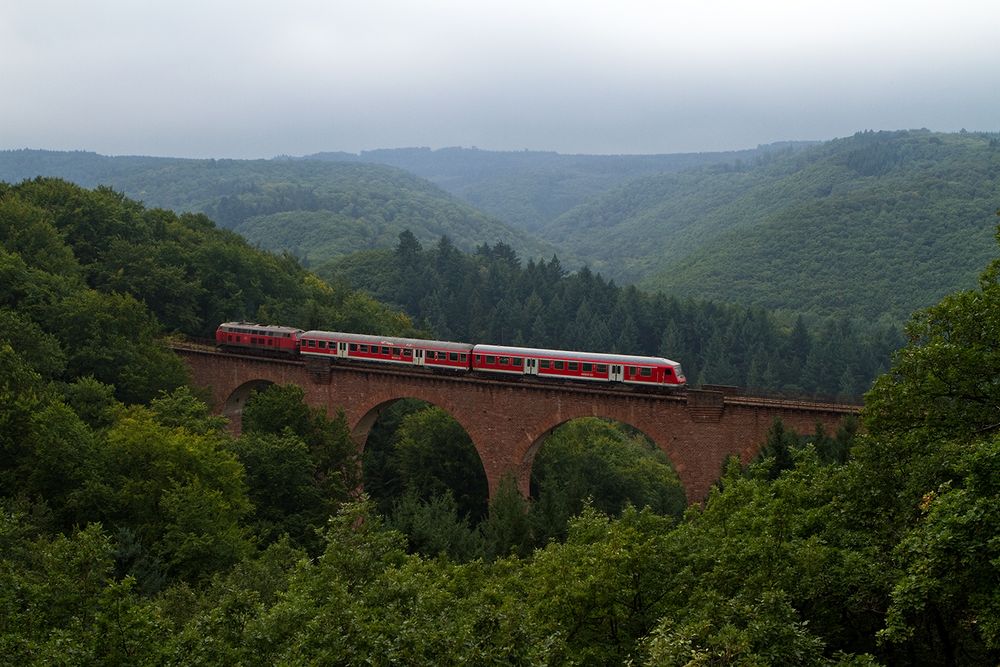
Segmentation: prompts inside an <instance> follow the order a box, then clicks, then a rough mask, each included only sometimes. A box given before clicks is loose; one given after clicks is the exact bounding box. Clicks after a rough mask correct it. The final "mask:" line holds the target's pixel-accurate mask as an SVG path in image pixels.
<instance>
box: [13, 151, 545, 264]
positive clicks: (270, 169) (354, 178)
mask: <svg viewBox="0 0 1000 667" xmlns="http://www.w3.org/2000/svg"><path fill="white" fill-rule="evenodd" d="M39 175H42V176H55V177H59V178H63V179H66V180H69V181H72V182H74V183H77V184H79V185H81V186H84V187H95V186H97V185H109V186H111V187H113V188H115V189H116V190H120V191H121V192H123V193H124V194H126V195H128V196H129V197H132V198H135V199H139V200H142V202H143V203H144V204H145V205H146V206H149V207H159V208H166V209H171V210H175V211H181V212H203V213H206V214H207V215H208V216H209V217H211V218H212V219H213V220H214V221H215V222H216V223H218V224H219V225H220V226H223V227H228V228H230V229H233V230H235V231H237V232H238V233H240V234H242V235H243V236H245V237H246V238H247V239H249V240H250V241H252V242H253V243H256V244H258V245H260V246H261V247H263V248H266V249H271V250H289V251H291V252H293V253H295V254H297V255H299V256H301V257H303V258H304V259H307V260H309V261H321V260H326V259H329V258H331V257H334V256H337V255H340V254H345V253H350V252H354V251H358V250H365V249H371V248H377V247H389V246H391V245H393V244H394V243H395V242H396V240H397V237H398V235H399V233H400V232H401V231H403V230H404V229H409V230H410V231H411V232H413V234H414V235H415V236H416V237H417V238H418V239H420V240H421V241H426V242H428V243H433V242H435V241H437V239H439V238H440V237H441V236H442V235H447V236H449V237H450V238H451V239H452V241H453V242H454V243H455V245H456V246H457V247H459V248H462V249H464V250H472V249H474V248H475V247H476V246H477V245H479V244H482V243H496V242H498V241H503V242H504V243H507V244H509V245H510V246H511V247H513V248H514V249H515V250H516V251H517V252H518V253H520V254H522V255H523V256H526V257H541V256H551V255H552V253H553V248H552V247H551V246H548V245H547V244H544V243H540V242H538V241H537V240H535V239H533V238H532V237H531V236H529V235H528V234H526V233H524V232H522V231H519V230H515V229H513V228H511V227H509V226H507V225H505V224H504V223H502V222H500V221H499V220H497V219H496V218H492V217H490V216H488V215H485V214H483V213H481V212H480V211H478V210H476V209H474V208H473V207H471V206H469V205H468V204H466V203H464V202H462V201H460V200H459V199H457V198H456V197H454V196H452V195H450V194H448V193H446V192H445V191H444V190H442V189H440V188H439V187H437V186H435V185H433V184H432V183H430V182H428V181H426V180H423V179H421V178H419V177H417V176H414V175H413V174H410V173H408V172H405V171H403V170H401V169H397V168H393V167H388V166H384V165H374V164H362V163H358V162H354V163H344V162H340V163H336V162H327V161H322V162H321V161H302V160H294V161H292V160H188V159H178V158H155V157H108V156H103V155H98V154H96V153H88V152H55V151H36V150H17V151H0V181H6V182H10V183H17V182H20V181H22V180H25V179H30V178H34V177H36V176H39Z"/></svg>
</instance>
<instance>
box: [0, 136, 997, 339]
mask: <svg viewBox="0 0 1000 667" xmlns="http://www.w3.org/2000/svg"><path fill="white" fill-rule="evenodd" d="M997 142H998V135H995V134H992V135H991V134H984V133H968V132H962V133H953V134H941V133H934V132H930V131H928V130H912V131H895V132H861V133H858V134H856V135H854V136H852V137H846V138H842V139H836V140H832V141H828V142H823V143H812V142H785V143H780V144H773V145H768V146H762V147H759V148H758V149H755V150H753V151H733V152H727V153H697V154H678V155H638V156H627V155H624V156H599V155H598V156H595V155H561V154H558V153H551V152H541V151H510V152H502V151H485V150H479V149H471V148H444V149H438V150H431V149H429V148H404V149H380V150H373V151H364V152H362V153H361V154H351V153H317V154H315V155H313V156H309V158H308V159H307V158H291V157H287V156H283V157H279V158H275V159H273V160H182V159H173V158H151V157H121V158H111V157H104V156H99V155H97V154H94V153H80V152H73V153H60V152H51V151H7V152H0V180H10V181H17V180H20V179H23V178H30V177H33V176H34V175H36V174H46V175H53V176H60V177H62V178H67V179H69V180H74V181H76V182H78V183H80V184H81V185H85V186H88V187H93V186H94V185H97V184H99V183H107V184H110V185H112V186H113V187H115V188H117V189H121V190H122V191H124V192H125V194H127V195H129V196H131V197H135V198H138V199H141V200H143V201H144V202H145V203H146V204H147V205H151V206H162V207H166V208H172V209H175V210H182V211H183V210H196V211H203V212H205V213H207V214H208V215H209V216H210V217H213V218H214V219H215V220H216V221H217V222H218V223H219V224H220V225H222V226H226V227H229V228H231V229H234V230H235V231H237V232H239V233H241V234H243V235H245V236H246V237H247V238H249V239H250V240H251V241H253V242H255V243H257V244H258V245H260V246H262V247H264V248H268V249H274V250H288V251H290V252H292V253H293V254H296V255H297V256H299V257H301V258H303V259H306V260H307V261H308V262H310V263H312V264H319V263H322V262H325V261H327V260H329V259H331V258H334V257H338V256H343V255H346V254H349V253H351V252H355V251H358V250H365V249H370V248H385V247H391V246H393V245H394V244H395V242H396V238H397V236H398V233H399V231H400V230H401V229H403V228H409V229H411V231H412V232H413V233H414V234H415V235H416V236H417V238H418V239H419V240H420V241H421V242H423V243H425V244H427V243H433V242H435V241H436V240H437V238H439V237H440V236H441V235H442V234H447V235H448V236H449V237H450V238H451V239H452V240H453V241H454V243H455V245H456V246H457V247H459V248H461V249H464V250H470V249H472V248H474V247H475V246H477V245H479V244H481V243H494V242H496V241H498V240H501V241H504V242H505V243H509V244H510V245H511V246H512V247H513V248H514V249H515V250H516V251H517V252H518V253H519V254H520V255H521V256H522V257H523V258H530V257H543V256H544V257H550V256H551V255H552V254H553V253H557V254H558V256H559V257H560V258H561V259H562V260H563V265H564V266H566V267H567V268H570V269H575V268H577V267H578V266H580V264H581V263H584V262H585V263H586V264H587V265H588V266H589V267H590V268H591V269H593V270H594V271H598V272H600V273H602V274H604V275H605V276H608V277H609V278H612V279H614V280H616V281H617V282H620V283H637V284H639V285H640V286H641V287H644V288H647V289H651V290H664V291H666V292H668V293H670V294H674V295H677V296H682V297H693V298H699V299H712V300H718V301H726V302H733V303H741V304H747V305H760V306H764V307H767V308H769V309H772V310H775V311H778V312H782V311H784V312H789V313H795V312H802V313H811V314H815V315H820V316H825V315H847V316H850V317H862V318H867V319H872V320H887V321H896V322H898V321H901V320H904V319H905V318H906V317H908V315H909V313H910V312H912V311H913V310H915V309H918V308H921V307H924V306H926V305H930V304H931V303H934V302H935V301H936V300H937V299H938V298H940V296H942V295H943V294H946V293H948V292H950V291H954V290H956V289H961V288H965V287H971V286H973V285H974V284H975V277H976V275H977V272H978V268H979V267H981V266H982V265H983V263H984V262H986V261H987V260H988V259H989V258H990V256H991V253H992V252H993V248H994V246H993V244H992V241H991V236H992V235H993V232H994V229H995V225H996V218H995V216H994V212H995V211H996V209H997V206H998V204H997V202H998V200H1000V152H998V147H997ZM376 162H379V163H376ZM389 163H391V164H389ZM407 169H408V170H409V171H407ZM462 200H464V201H462ZM484 202H487V203H488V207H487V206H486V205H485V204H484ZM480 206H482V207H484V208H488V210H489V212H490V214H489V215H486V214H484V213H482V212H480V211H479V210H477V209H478V208H479V207H480Z"/></svg>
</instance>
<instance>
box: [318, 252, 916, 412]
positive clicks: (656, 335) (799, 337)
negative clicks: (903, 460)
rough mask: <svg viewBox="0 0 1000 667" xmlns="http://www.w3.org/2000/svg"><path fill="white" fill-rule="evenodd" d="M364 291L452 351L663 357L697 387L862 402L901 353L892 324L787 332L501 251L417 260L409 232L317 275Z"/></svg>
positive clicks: (842, 324) (844, 321) (771, 321)
mask: <svg viewBox="0 0 1000 667" xmlns="http://www.w3.org/2000/svg"><path fill="white" fill-rule="evenodd" d="M317 270H318V271H319V273H320V275H323V276H325V277H327V278H329V279H331V280H333V281H337V280H342V281H346V284H350V285H354V286H357V287H359V288H362V289H365V290H367V291H369V292H370V293H371V294H373V295H374V296H375V297H376V298H378V299H380V300H382V301H385V302H387V303H392V304H395V305H397V306H398V307H400V308H402V309H404V310H405V311H406V312H407V313H408V314H409V315H410V316H411V317H413V318H414V321H415V322H417V323H419V325H420V326H422V327H423V328H425V329H426V330H428V331H433V332H435V333H436V334H437V335H438V336H440V337H442V338H445V339H449V340H464V341H474V342H490V343H495V344H504V345H527V346H531V347H550V348H562V349H574V350H591V351H595V352H609V351H610V352H619V353H624V354H637V353H638V354H647V355H656V356H665V357H667V358H669V359H675V360H677V361H680V362H681V363H682V364H683V365H684V368H685V370H686V373H687V377H688V381H689V382H691V383H692V384H694V385H697V386H700V385H702V384H706V383H710V384H729V385H737V386H740V387H747V388H749V389H750V390H752V391H757V392H772V393H775V392H777V393H786V394H790V395H795V396H802V395H813V396H822V397H827V398H840V399H842V400H858V399H859V398H860V396H861V394H862V393H864V392H865V391H867V390H868V388H869V387H870V386H871V382H872V380H873V379H874V378H875V376H876V375H878V374H879V373H882V372H884V371H885V369H886V368H887V367H888V363H889V358H890V355H891V353H892V352H893V351H894V350H895V349H897V348H898V347H900V346H901V345H902V344H903V340H902V337H901V335H900V333H899V331H898V330H897V329H896V328H895V327H893V326H892V325H884V326H883V325H867V324H866V325H861V324H859V323H858V322H856V321H852V319H850V318H847V317H843V316H842V317H838V318H828V319H823V320H812V321H810V322H809V323H808V325H807V323H806V321H805V320H804V318H801V317H800V318H798V319H797V320H796V321H795V322H794V325H791V326H789V325H783V324H781V323H780V321H779V320H778V319H777V318H775V317H774V316H773V315H772V314H771V313H769V312H768V311H766V310H765V309H762V308H757V307H746V306H729V305H723V304H719V303H714V302H710V301H699V300H690V299H678V298H676V297H671V296H666V295H665V294H662V293H658V294H654V293H648V292H643V291H640V290H638V289H636V288H635V287H634V286H629V287H625V288H622V287H619V286H617V285H615V284H614V283H613V282H609V281H607V280H605V279H604V278H602V277H601V276H600V275H596V274H594V273H592V272H591V271H590V270H588V269H583V270H581V271H578V272H575V273H568V272H567V271H566V270H565V269H564V268H563V266H562V264H561V263H560V262H559V260H558V259H557V258H555V257H553V258H552V259H551V260H549V261H545V260H540V261H537V262H536V261H534V260H528V261H527V263H526V264H525V265H523V266H522V263H521V260H520V258H519V257H518V256H517V254H516V253H515V252H514V251H513V250H512V249H511V248H510V247H509V246H506V245H503V244H495V245H492V246H490V245H487V244H484V245H482V246H480V247H479V248H478V249H477V251H476V253H475V255H467V254H464V253H461V252H459V251H458V250H457V249H456V248H455V246H454V245H453V244H452V243H451V242H450V240H449V239H448V238H447V237H443V238H441V239H440V240H439V241H438V242H437V244H435V245H434V246H432V247H430V248H428V249H424V248H423V247H422V245H421V244H420V243H419V241H417V239H416V238H415V237H414V236H413V235H412V234H409V233H406V232H404V233H403V234H401V235H400V239H399V243H398V244H397V246H396V248H395V250H394V251H388V250H379V251H371V252H367V253H359V254H357V255H352V256H349V257H345V258H342V259H340V260H337V261H335V262H332V263H330V264H329V265H326V266H321V267H318V269H317Z"/></svg>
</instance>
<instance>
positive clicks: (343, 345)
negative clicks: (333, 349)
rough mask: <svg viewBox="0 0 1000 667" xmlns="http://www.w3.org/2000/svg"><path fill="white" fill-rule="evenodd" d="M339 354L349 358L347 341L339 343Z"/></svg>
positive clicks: (342, 357) (341, 356) (343, 357)
mask: <svg viewBox="0 0 1000 667" xmlns="http://www.w3.org/2000/svg"><path fill="white" fill-rule="evenodd" d="M337 356H338V357H340V358H341V359H346V358H347V343H340V342H338V343H337Z"/></svg>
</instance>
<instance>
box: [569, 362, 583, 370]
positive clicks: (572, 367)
mask: <svg viewBox="0 0 1000 667" xmlns="http://www.w3.org/2000/svg"><path fill="white" fill-rule="evenodd" d="M566 366H567V368H568V369H569V370H571V371H576V370H579V369H580V364H578V363H576V362H575V361H571V362H569V363H568V364H567V365H566Z"/></svg>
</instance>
